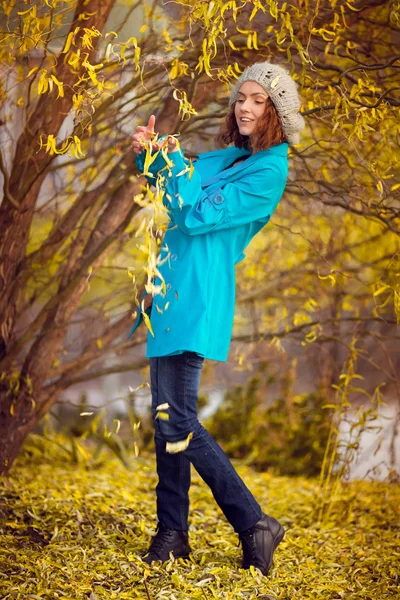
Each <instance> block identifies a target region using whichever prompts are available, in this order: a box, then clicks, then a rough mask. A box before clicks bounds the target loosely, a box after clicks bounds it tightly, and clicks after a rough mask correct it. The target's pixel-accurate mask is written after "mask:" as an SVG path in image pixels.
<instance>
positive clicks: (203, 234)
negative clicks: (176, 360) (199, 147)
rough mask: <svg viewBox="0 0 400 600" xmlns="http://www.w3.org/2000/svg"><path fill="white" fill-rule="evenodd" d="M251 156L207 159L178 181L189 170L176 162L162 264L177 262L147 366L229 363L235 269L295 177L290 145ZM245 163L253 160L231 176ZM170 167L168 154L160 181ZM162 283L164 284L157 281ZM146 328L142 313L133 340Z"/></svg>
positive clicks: (218, 154)
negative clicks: (185, 360)
mask: <svg viewBox="0 0 400 600" xmlns="http://www.w3.org/2000/svg"><path fill="white" fill-rule="evenodd" d="M249 155H250V151H248V150H245V149H239V148H236V147H234V146H230V147H228V148H226V149H224V150H216V151H214V152H206V153H203V154H200V155H199V159H198V160H197V161H196V162H195V163H194V172H193V173H192V176H191V177H190V178H189V175H188V173H186V174H184V175H180V176H178V177H177V175H178V174H180V173H181V172H182V171H183V170H185V168H186V167H187V165H188V161H187V160H186V159H185V158H184V156H183V154H182V153H181V152H180V151H179V152H174V153H172V154H170V155H169V157H170V158H171V159H172V161H173V162H174V167H173V168H172V177H169V178H167V183H166V184H165V192H166V193H165V194H164V199H163V203H164V204H165V206H166V207H167V209H168V213H169V216H170V218H171V220H170V222H169V224H168V229H167V231H166V233H165V236H164V240H163V245H162V248H161V250H160V259H161V262H162V260H163V259H164V258H165V257H166V256H167V255H168V254H169V258H168V260H166V261H165V262H163V264H161V265H160V267H159V270H160V273H161V274H162V276H163V277H164V280H165V283H166V294H165V296H163V295H161V294H157V295H155V296H154V298H153V303H152V306H151V307H150V308H149V309H148V314H149V315H150V321H151V325H152V329H153V332H154V337H153V336H152V335H151V333H150V331H149V332H148V337H147V351H146V357H147V358H151V357H156V356H167V355H171V354H180V353H182V352H184V351H185V350H191V351H192V352H196V353H197V354H199V355H201V356H204V357H205V358H208V359H211V360H217V361H221V362H225V361H226V360H227V358H228V352H229V345H230V341H231V337H232V328H233V318H234V310H235V292H236V280H235V265H236V264H237V263H238V262H239V261H240V260H242V259H243V258H245V254H244V253H243V252H244V250H245V248H246V246H247V245H248V243H249V242H250V240H251V239H252V238H253V237H254V236H255V235H256V234H257V233H258V232H259V231H260V229H262V228H263V227H264V226H265V225H266V224H267V223H268V221H269V220H270V218H271V215H272V213H273V212H274V210H275V208H276V207H277V204H278V202H279V200H280V199H281V196H282V194H283V191H284V189H285V185H286V179H287V173H288V158H287V155H288V144H287V143H283V144H279V145H277V146H273V147H272V148H270V149H268V150H263V151H261V152H257V153H255V154H253V155H251V156H249ZM144 156H145V153H144V152H143V153H142V154H141V155H139V156H137V159H136V160H137V166H138V168H139V170H140V171H141V172H142V171H143V166H144ZM242 156H249V158H247V159H246V160H245V161H244V162H240V163H238V164H237V165H235V166H233V167H230V168H228V169H226V167H229V165H231V164H232V163H233V162H234V161H235V160H236V159H237V158H239V157H242ZM164 166H165V162H164V159H163V157H162V155H161V153H160V154H159V156H158V157H157V159H156V160H155V161H154V163H153V164H152V165H151V167H150V170H151V172H152V173H153V174H154V175H156V174H157V172H158V171H159V170H160V169H162V168H163V167H164ZM149 180H150V181H151V178H149ZM168 197H169V199H168ZM180 203H181V206H180ZM154 283H155V284H156V285H159V284H160V283H161V281H160V279H159V278H156V279H155V280H154ZM144 295H146V294H144ZM155 303H156V304H157V305H158V307H159V309H161V311H162V312H159V311H158V310H157V309H156V308H155V306H154V304H155ZM167 303H169V304H167ZM142 320H143V316H142V314H141V312H140V308H139V314H138V317H137V319H136V322H135V324H134V326H133V328H132V331H131V335H132V333H133V332H134V331H135V330H136V328H137V327H138V326H139V325H140V323H141V322H142Z"/></svg>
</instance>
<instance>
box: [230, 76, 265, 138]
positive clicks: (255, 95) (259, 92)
mask: <svg viewBox="0 0 400 600" xmlns="http://www.w3.org/2000/svg"><path fill="white" fill-rule="evenodd" d="M267 98H268V94H267V92H266V91H265V90H264V88H263V87H262V86H261V85H260V84H259V83H256V82H255V81H245V82H244V83H243V85H241V86H240V90H239V91H238V94H237V99H236V102H235V117H236V123H237V126H238V128H239V132H240V134H241V135H248V136H251V134H252V133H253V132H254V131H255V130H256V128H257V123H258V120H259V119H260V117H261V116H262V115H263V113H264V111H265V106H266V102H267Z"/></svg>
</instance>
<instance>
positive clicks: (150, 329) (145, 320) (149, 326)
mask: <svg viewBox="0 0 400 600" xmlns="http://www.w3.org/2000/svg"><path fill="white" fill-rule="evenodd" d="M142 315H143V319H144V322H145V324H146V327H147V329H148V330H149V331H150V333H151V335H152V336H153V337H154V332H153V328H152V326H151V323H150V319H149V315H147V314H146V313H145V312H144V311H142Z"/></svg>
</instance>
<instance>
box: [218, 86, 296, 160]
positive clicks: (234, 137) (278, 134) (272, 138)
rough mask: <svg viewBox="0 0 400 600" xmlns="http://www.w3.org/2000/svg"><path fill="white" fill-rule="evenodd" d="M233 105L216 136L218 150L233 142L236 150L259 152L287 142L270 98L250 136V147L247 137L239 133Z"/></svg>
mask: <svg viewBox="0 0 400 600" xmlns="http://www.w3.org/2000/svg"><path fill="white" fill-rule="evenodd" d="M235 104H236V103H235ZM235 104H233V105H232V106H231V107H230V109H229V111H228V114H227V115H226V117H225V121H224V123H223V124H222V126H221V130H220V132H219V134H218V135H217V138H216V142H217V146H218V147H219V148H222V147H223V146H229V144H231V143H232V142H233V143H234V145H235V146H236V147H237V148H252V149H253V152H259V151H260V150H267V149H268V148H271V147H272V146H276V145H277V144H282V142H287V138H286V136H285V134H284V132H283V129H282V122H281V119H280V117H279V115H278V112H277V110H276V108H275V105H274V103H273V102H272V100H271V98H269V97H268V98H267V101H266V106H265V110H264V113H263V115H262V117H261V118H260V120H259V122H258V123H257V129H256V131H255V132H254V133H253V135H252V138H251V145H250V138H249V136H248V135H241V134H240V132H239V128H238V126H237V123H236V117H235Z"/></svg>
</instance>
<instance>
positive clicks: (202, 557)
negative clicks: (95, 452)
mask: <svg viewBox="0 0 400 600" xmlns="http://www.w3.org/2000/svg"><path fill="white" fill-rule="evenodd" d="M132 464H133V467H132V470H127V469H126V468H124V466H123V465H122V464H121V462H120V461H119V460H118V459H117V458H116V457H115V456H112V455H111V454H110V455H105V454H104V455H103V462H101V463H97V464H88V463H84V464H72V463H70V462H67V461H66V460H63V459H62V458H61V454H60V455H59V456H58V455H50V454H49V456H48V457H47V459H46V460H45V458H44V457H41V456H39V455H38V454H37V453H36V454H35V453H33V454H31V455H28V454H27V453H25V454H24V455H22V456H21V458H20V459H19V460H18V462H17V464H16V465H15V468H14V469H13V471H12V473H11V476H10V477H9V478H7V479H3V480H2V481H0V532H1V548H0V554H1V555H2V558H1V563H2V564H1V567H0V571H1V572H0V597H1V598H4V599H7V600H8V599H21V600H22V599H23V600H28V599H29V598H33V599H35V598H40V599H49V600H50V599H51V600H53V599H55V598H60V599H61V598H62V599H64V600H66V599H67V600H80V599H88V598H89V599H90V600H96V599H98V600H103V599H104V600H106V599H107V600H108V599H114V598H115V599H121V600H122V599H125V598H127V599H128V598H141V599H143V600H149V599H151V600H163V599H168V600H184V599H185V600H186V599H192V598H193V599H202V600H207V599H212V598H218V599H225V600H230V599H232V600H236V599H242V598H243V599H244V598H245V599H248V600H252V599H255V598H258V599H264V600H267V599H270V600H272V599H275V598H284V599H290V600H292V599H296V600H302V599H306V598H312V599H314V600H316V599H319V598H324V599H325V598H326V599H328V598H329V599H330V600H335V599H339V598H346V600H352V599H353V598H360V599H361V598H363V599H370V600H381V599H384V598H388V599H389V598H390V599H391V600H393V599H394V598H400V592H399V572H400V569H399V566H400V561H399V556H400V551H399V547H400V544H399V519H398V507H399V505H400V493H399V486H398V485H395V484H388V483H380V482H367V481H357V482H350V483H347V484H344V485H343V486H341V488H340V490H339V493H338V494H337V495H336V496H335V497H332V498H331V499H330V501H331V502H332V506H331V511H330V516H329V520H328V521H327V522H323V523H317V522H315V520H314V517H313V515H314V514H315V506H316V502H317V499H318V497H319V487H318V483H317V481H315V480H310V479H303V478H301V477H296V478H295V477H276V476H272V475H271V474H269V473H260V472H255V471H253V470H252V469H251V468H249V467H246V466H244V465H240V463H235V464H236V467H237V469H238V472H239V473H240V475H241V476H242V477H243V478H244V480H245V482H246V483H247V484H248V486H249V487H250V489H251V491H252V492H253V493H254V494H255V496H256V498H257V499H258V501H259V502H260V504H261V505H262V507H263V509H264V510H265V512H267V513H269V514H271V515H272V516H274V517H276V518H278V519H279V520H280V521H281V523H282V524H283V525H284V527H285V528H286V536H285V538H284V541H283V542H282V544H281V545H280V546H279V548H278V550H277V552H276V554H275V560H274V567H273V569H272V570H271V573H270V576H269V577H264V576H262V575H261V573H260V572H259V571H258V570H255V569H254V570H252V571H245V570H243V569H240V560H241V548H240V547H239V546H238V538H237V535H236V534H235V533H234V531H233V529H232V527H231V526H230V525H229V523H228V522H227V521H226V519H225V517H224V516H223V514H222V512H221V511H220V509H219V508H218V507H217V505H216V504H215V501H214V500H213V497H212V495H211V492H210V490H209V489H208V487H207V486H206V484H205V483H203V481H202V480H201V479H200V477H199V476H198V475H197V473H195V472H194V471H193V484H192V488H191V492H190V498H191V513H190V543H191V546H192V549H193V553H192V558H191V561H190V562H186V563H184V562H182V561H181V560H179V561H172V560H171V561H169V562H168V563H165V564H164V565H162V566H154V567H153V566H152V567H151V568H149V567H148V566H147V565H145V564H144V563H142V562H141V561H140V559H139V557H138V553H139V552H141V551H144V550H145V549H146V548H147V547H148V544H149V542H150V538H151V536H152V535H153V534H154V532H155V526H156V518H155V491H154V488H155V485H156V483H157V478H156V474H155V464H154V459H153V457H152V456H149V457H146V456H142V455H140V456H139V457H138V458H135V459H133V461H132Z"/></svg>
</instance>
